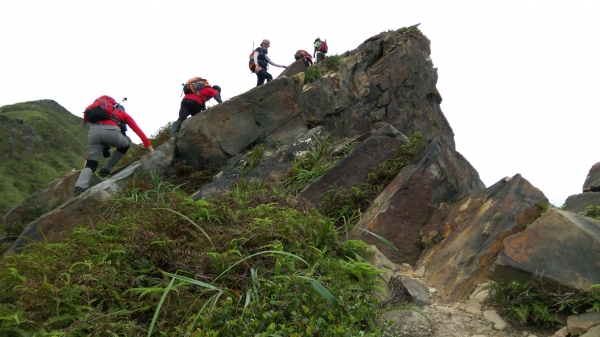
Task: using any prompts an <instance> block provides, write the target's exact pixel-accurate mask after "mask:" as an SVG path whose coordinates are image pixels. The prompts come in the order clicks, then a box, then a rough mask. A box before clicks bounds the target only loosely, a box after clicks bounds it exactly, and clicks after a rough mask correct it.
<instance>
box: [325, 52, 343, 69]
mask: <svg viewBox="0 0 600 337" xmlns="http://www.w3.org/2000/svg"><path fill="white" fill-rule="evenodd" d="M341 62H342V57H341V56H339V55H331V56H327V57H325V59H324V60H323V61H322V63H323V65H325V67H326V68H327V69H328V70H332V71H338V70H340V64H341Z"/></svg>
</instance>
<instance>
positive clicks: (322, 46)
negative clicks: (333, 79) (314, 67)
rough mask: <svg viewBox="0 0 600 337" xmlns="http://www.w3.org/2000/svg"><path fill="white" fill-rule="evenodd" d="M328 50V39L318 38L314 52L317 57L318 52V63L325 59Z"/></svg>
mask: <svg viewBox="0 0 600 337" xmlns="http://www.w3.org/2000/svg"><path fill="white" fill-rule="evenodd" d="M327 50H328V47H327V40H321V39H320V38H316V39H315V51H314V52H313V57H315V54H317V63H319V62H321V61H323V60H324V59H325V54H327Z"/></svg>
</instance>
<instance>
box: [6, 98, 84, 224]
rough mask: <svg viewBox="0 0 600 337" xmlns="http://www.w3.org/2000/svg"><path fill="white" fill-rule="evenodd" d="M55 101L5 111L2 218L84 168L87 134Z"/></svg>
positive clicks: (28, 104) (26, 103)
mask: <svg viewBox="0 0 600 337" xmlns="http://www.w3.org/2000/svg"><path fill="white" fill-rule="evenodd" d="M82 125H83V118H81V117H78V116H75V115H73V114H71V113H70V112H69V111H67V110H66V109H65V108H63V107H62V106H61V105H60V104H58V103H56V102H55V101H53V100H40V101H32V102H24V103H17V104H12V105H5V106H2V107H0V156H2V160H0V215H4V214H5V213H6V212H7V211H8V210H9V209H10V208H11V207H12V206H14V205H15V204H18V203H20V202H21V201H22V200H23V199H24V198H25V197H27V196H28V195H31V194H33V193H36V192H38V191H39V189H40V188H41V187H43V186H45V185H46V184H48V183H49V182H51V181H52V180H54V179H56V178H57V177H59V176H61V175H63V174H64V173H66V172H68V171H70V170H72V169H73V168H76V169H79V168H81V167H82V166H83V162H84V154H85V149H86V141H87V128H84V127H83V126H82Z"/></svg>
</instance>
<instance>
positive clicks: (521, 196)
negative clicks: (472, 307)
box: [420, 174, 548, 302]
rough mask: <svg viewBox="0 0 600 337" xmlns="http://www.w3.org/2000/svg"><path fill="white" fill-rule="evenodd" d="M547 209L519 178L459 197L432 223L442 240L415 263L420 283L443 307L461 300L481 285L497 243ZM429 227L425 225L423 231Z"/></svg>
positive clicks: (538, 194)
mask: <svg viewBox="0 0 600 337" xmlns="http://www.w3.org/2000/svg"><path fill="white" fill-rule="evenodd" d="M547 205H548V199H547V198H546V197H545V196H544V194H543V193H542V192H541V191H540V190H538V189H537V188H535V187H534V186H533V185H531V184H530V183H529V182H528V181H527V180H525V179H524V178H523V177H521V175H519V174H517V175H515V176H514V177H512V178H509V179H503V180H501V181H499V182H497V183H496V184H494V185H492V186H490V187H489V188H487V189H486V190H485V191H483V192H481V193H479V194H478V195H476V196H468V197H465V198H463V199H462V200H461V201H460V202H458V203H456V204H455V205H454V207H453V208H452V209H451V210H450V212H449V213H448V215H447V216H446V217H445V219H444V220H443V221H441V222H439V223H438V224H437V225H438V226H439V227H437V228H438V229H437V230H438V232H439V233H441V235H442V237H444V238H445V239H444V240H443V241H441V242H440V243H439V244H437V245H436V246H435V247H433V248H432V249H431V250H430V251H429V252H428V253H427V254H426V256H425V257H423V259H422V260H421V261H420V265H422V266H424V267H425V281H426V282H427V283H428V284H429V285H431V286H433V287H435V288H437V289H438V293H439V295H440V298H441V299H442V301H444V302H449V301H460V300H463V299H465V298H466V296H467V295H468V294H470V293H471V292H472V291H473V289H475V287H476V285H477V284H478V283H482V282H484V281H485V280H486V277H487V272H488V270H489V268H490V267H491V265H492V263H493V262H494V261H495V259H496V257H497V256H498V254H499V253H500V251H501V250H502V248H503V246H502V240H503V239H504V238H506V237H508V236H510V235H513V234H516V233H518V232H519V231H522V230H523V229H524V228H525V226H526V225H529V224H531V223H532V222H533V221H534V220H535V219H537V218H538V217H539V216H540V213H541V212H542V209H543V207H546V206H547ZM431 228H432V226H431V224H429V225H428V227H427V229H426V230H425V232H427V233H429V231H431V230H432V229H431Z"/></svg>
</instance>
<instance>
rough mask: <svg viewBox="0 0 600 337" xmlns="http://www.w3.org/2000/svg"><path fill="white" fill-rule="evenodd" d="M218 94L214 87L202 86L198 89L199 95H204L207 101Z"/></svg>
mask: <svg viewBox="0 0 600 337" xmlns="http://www.w3.org/2000/svg"><path fill="white" fill-rule="evenodd" d="M218 94H219V92H218V91H216V90H215V89H213V88H212V87H204V88H202V89H200V95H202V96H204V97H206V100H207V101H208V100H209V99H210V98H213V97H215V96H217V95H218Z"/></svg>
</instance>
